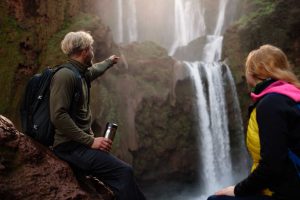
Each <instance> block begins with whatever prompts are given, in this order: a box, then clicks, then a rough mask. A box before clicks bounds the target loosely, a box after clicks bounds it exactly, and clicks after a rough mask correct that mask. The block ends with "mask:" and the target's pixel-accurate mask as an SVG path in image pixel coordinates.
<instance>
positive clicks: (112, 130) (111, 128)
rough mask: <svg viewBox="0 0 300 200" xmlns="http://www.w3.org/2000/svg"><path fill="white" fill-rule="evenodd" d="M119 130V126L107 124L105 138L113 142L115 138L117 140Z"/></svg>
mask: <svg viewBox="0 0 300 200" xmlns="http://www.w3.org/2000/svg"><path fill="white" fill-rule="evenodd" d="M117 128H118V125H117V124H115V123H111V122H107V123H106V129H105V132H104V137H105V138H108V139H111V140H112V141H113V140H114V138H115V134H116V132H117Z"/></svg>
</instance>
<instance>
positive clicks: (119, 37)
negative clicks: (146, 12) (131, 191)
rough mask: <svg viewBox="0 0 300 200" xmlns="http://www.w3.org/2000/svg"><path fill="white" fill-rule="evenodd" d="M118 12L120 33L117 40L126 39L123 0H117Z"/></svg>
mask: <svg viewBox="0 0 300 200" xmlns="http://www.w3.org/2000/svg"><path fill="white" fill-rule="evenodd" d="M117 11H118V12H117V13H118V21H117V23H118V34H117V42H119V43H120V42H123V41H124V33H123V4H122V0H117Z"/></svg>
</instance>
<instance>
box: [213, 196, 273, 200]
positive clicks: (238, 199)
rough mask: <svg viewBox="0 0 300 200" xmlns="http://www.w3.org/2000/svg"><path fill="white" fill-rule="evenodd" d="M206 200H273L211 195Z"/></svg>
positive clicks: (267, 197)
mask: <svg viewBox="0 0 300 200" xmlns="http://www.w3.org/2000/svg"><path fill="white" fill-rule="evenodd" d="M207 200H275V199H274V198H272V197H269V196H249V197H232V196H223V195H221V196H217V195H213V196H210V197H208V199H207Z"/></svg>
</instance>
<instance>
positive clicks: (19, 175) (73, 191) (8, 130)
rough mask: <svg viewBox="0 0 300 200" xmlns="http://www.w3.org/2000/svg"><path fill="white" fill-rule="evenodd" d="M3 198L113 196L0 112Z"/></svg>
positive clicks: (0, 189) (0, 194)
mask: <svg viewBox="0 0 300 200" xmlns="http://www.w3.org/2000/svg"><path fill="white" fill-rule="evenodd" d="M0 180H1V181H0V199H7V200H8V199H61V200H63V199H103V200H110V199H113V195H112V192H111V191H110V190H108V189H107V188H106V187H105V186H104V185H103V184H101V183H97V184H96V182H95V180H94V179H86V178H85V177H82V179H81V182H78V181H77V179H76V178H75V176H74V174H73V171H72V170H71V168H70V167H69V165H68V164H67V163H65V162H63V161H61V160H60V159H58V158H57V157H56V156H54V154H53V153H52V152H51V151H49V150H48V149H46V148H45V147H43V146H41V145H40V144H38V143H36V142H35V141H33V140H31V139H30V138H29V137H27V136H26V135H24V134H22V133H21V132H19V131H18V130H17V129H16V128H15V127H14V125H13V124H12V123H11V122H10V121H9V120H8V119H7V118H5V117H3V116H2V115H0ZM81 186H82V187H81Z"/></svg>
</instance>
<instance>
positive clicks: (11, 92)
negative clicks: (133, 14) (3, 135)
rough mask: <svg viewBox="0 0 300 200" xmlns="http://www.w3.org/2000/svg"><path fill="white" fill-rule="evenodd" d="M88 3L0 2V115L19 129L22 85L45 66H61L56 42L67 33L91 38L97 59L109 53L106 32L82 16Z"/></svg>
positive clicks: (94, 19) (110, 44)
mask: <svg viewBox="0 0 300 200" xmlns="http://www.w3.org/2000/svg"><path fill="white" fill-rule="evenodd" d="M89 3H93V1H92V0H89V1H84V0H62V1H59V2H53V1H51V0H46V1H35V0H13V1H10V0H4V1H1V2H0V12H1V14H0V24H1V32H0V44H1V45H0V60H1V61H0V73H1V77H2V78H1V79H0V85H1V86H2V87H1V90H2V94H1V96H0V113H3V114H5V115H7V116H8V117H9V118H11V119H12V120H13V121H14V122H15V123H16V125H17V127H20V126H19V125H20V123H19V117H18V114H19V112H18V107H19V104H20V99H21V96H22V93H23V91H24V86H25V83H26V82H27V80H28V78H29V77H31V76H32V74H34V73H36V72H38V71H41V70H42V69H43V68H45V67H46V66H53V65H57V64H59V63H62V62H63V61H64V60H65V59H66V58H65V57H64V56H63V54H62V53H61V51H60V41H61V40H62V39H63V37H64V35H65V34H66V33H67V32H69V31H77V30H87V31H91V32H92V34H93V35H95V40H96V43H97V44H96V47H97V48H96V51H97V54H96V56H97V58H99V59H103V58H104V57H107V56H108V55H110V54H111V51H112V49H113V48H114V47H113V46H114V43H113V40H112V37H111V35H110V30H109V28H108V27H107V26H104V25H103V24H102V22H101V21H100V19H99V18H97V17H95V16H91V15H89V14H86V13H87V12H86V10H88V9H89V7H90V5H89Z"/></svg>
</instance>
